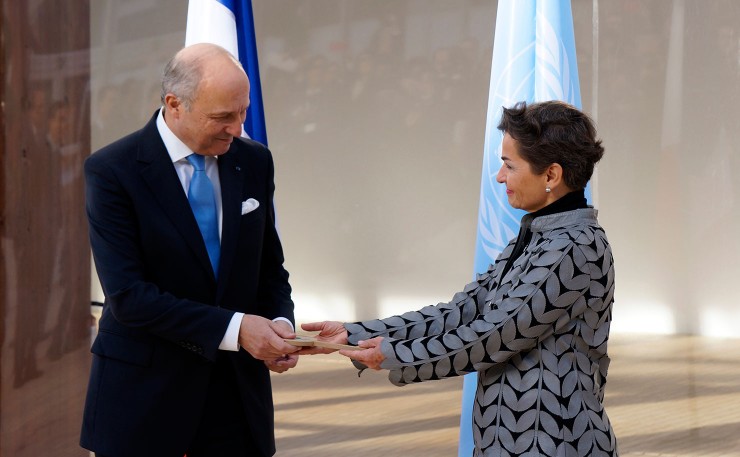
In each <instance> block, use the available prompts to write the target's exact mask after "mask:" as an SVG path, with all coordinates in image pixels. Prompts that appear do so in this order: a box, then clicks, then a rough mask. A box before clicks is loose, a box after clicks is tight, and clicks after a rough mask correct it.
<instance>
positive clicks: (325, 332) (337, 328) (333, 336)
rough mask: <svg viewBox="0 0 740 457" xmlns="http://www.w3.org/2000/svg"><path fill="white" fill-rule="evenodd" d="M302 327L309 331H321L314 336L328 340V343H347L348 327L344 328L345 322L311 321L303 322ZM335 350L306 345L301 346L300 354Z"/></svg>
mask: <svg viewBox="0 0 740 457" xmlns="http://www.w3.org/2000/svg"><path fill="white" fill-rule="evenodd" d="M301 328H302V329H303V330H305V331H307V332H319V334H318V335H316V336H315V337H314V338H316V339H317V340H319V341H326V342H328V343H335V344H347V337H348V334H347V329H345V328H344V324H343V323H342V322H338V321H324V322H309V323H307V324H301ZM334 351H336V349H328V348H320V347H304V348H301V350H300V352H299V354H300V355H308V354H330V353H332V352H334Z"/></svg>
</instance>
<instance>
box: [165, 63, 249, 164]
mask: <svg viewBox="0 0 740 457" xmlns="http://www.w3.org/2000/svg"><path fill="white" fill-rule="evenodd" d="M173 97H174V96H173ZM168 100H171V99H169V98H168V99H166V100H165V104H166V105H167V112H166V119H167V120H169V121H171V122H168V125H169V126H170V128H171V129H172V131H173V132H174V133H175V135H177V137H178V138H180V140H182V142H183V143H185V144H186V145H187V146H188V147H189V148H190V149H192V150H193V152H197V153H198V154H202V155H208V156H217V155H221V154H224V153H225V152H226V151H228V150H229V146H230V145H231V142H232V141H233V140H234V137H239V136H241V134H242V125H243V124H244V120H245V119H246V117H247V108H249V79H247V76H246V75H245V74H244V72H243V71H242V70H241V69H239V68H238V67H236V66H235V65H234V64H233V62H230V61H228V60H226V59H224V60H223V62H221V61H219V62H216V63H213V64H212V65H211V66H209V68H207V69H206V70H205V71H204V76H203V79H202V80H201V82H200V84H199V85H198V90H197V93H196V96H195V99H194V100H193V101H192V103H191V104H190V109H187V108H185V106H184V105H183V104H182V103H181V102H180V101H179V100H177V99H176V98H175V100H172V101H168Z"/></svg>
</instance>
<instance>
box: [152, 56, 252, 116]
mask: <svg viewBox="0 0 740 457" xmlns="http://www.w3.org/2000/svg"><path fill="white" fill-rule="evenodd" d="M193 46H197V47H198V49H197V51H195V52H190V53H185V52H183V51H186V50H188V48H185V49H183V50H181V51H180V52H178V53H177V54H175V56H174V57H173V58H172V59H170V61H169V62H167V65H165V67H164V73H163V74H162V91H161V93H160V99H161V102H162V105H164V98H165V97H166V96H167V94H174V95H175V96H176V97H177V98H178V99H179V100H180V102H182V104H183V105H184V106H185V109H186V110H188V111H190V107H191V105H192V103H193V102H194V101H195V97H196V95H197V93H198V84H199V83H200V80H201V79H202V78H203V68H204V65H205V62H206V61H207V60H208V59H209V58H212V57H213V56H217V55H222V56H228V57H229V58H230V59H231V60H232V61H233V62H234V64H236V65H237V66H238V67H239V68H242V66H241V63H240V62H239V61H238V60H237V59H236V58H234V56H232V55H231V53H229V51H227V50H226V49H224V48H222V47H221V46H218V45H215V44H210V43H200V44H196V45H193ZM190 50H191V51H193V50H194V49H190Z"/></svg>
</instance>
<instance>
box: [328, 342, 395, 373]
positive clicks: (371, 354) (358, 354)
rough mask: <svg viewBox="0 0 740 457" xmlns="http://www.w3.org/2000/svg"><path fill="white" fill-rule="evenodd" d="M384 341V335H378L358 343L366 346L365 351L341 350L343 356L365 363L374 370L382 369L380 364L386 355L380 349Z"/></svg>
mask: <svg viewBox="0 0 740 457" xmlns="http://www.w3.org/2000/svg"><path fill="white" fill-rule="evenodd" d="M382 342H383V337H382V336H378V337H375V338H372V339H369V340H366V341H360V342H359V343H358V344H357V345H358V346H359V347H361V348H364V350H363V351H350V350H348V349H342V350H341V351H339V353H340V354H342V355H343V356H346V357H349V358H350V359H352V360H357V361H358V362H360V363H362V364H364V365H365V366H367V367H368V368H372V369H373V370H380V364H381V363H383V361H384V360H385V356H384V355H383V353H382V352H381V351H380V343H382Z"/></svg>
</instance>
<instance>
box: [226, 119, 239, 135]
mask: <svg viewBox="0 0 740 457" xmlns="http://www.w3.org/2000/svg"><path fill="white" fill-rule="evenodd" d="M242 128H243V126H242V123H241V120H240V119H239V118H237V119H234V120H233V121H231V122H229V125H228V126H226V132H227V133H228V134H229V135H231V136H234V137H240V136H242Z"/></svg>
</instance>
